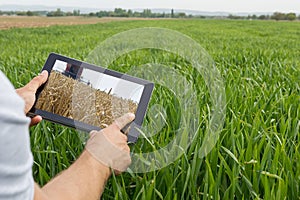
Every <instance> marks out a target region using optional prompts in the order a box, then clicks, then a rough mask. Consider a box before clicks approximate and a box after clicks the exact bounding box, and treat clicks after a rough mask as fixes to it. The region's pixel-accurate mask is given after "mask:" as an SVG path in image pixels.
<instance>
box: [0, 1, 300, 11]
mask: <svg viewBox="0 0 300 200" xmlns="http://www.w3.org/2000/svg"><path fill="white" fill-rule="evenodd" d="M1 4H18V5H45V6H70V7H82V8H90V7H92V8H99V9H112V8H116V7H120V8H125V9H129V8H131V9H134V8H169V9H171V8H174V9H188V10H199V11H228V12H274V11H280V12H299V11H300V1H299V0H263V1H262V0H205V1H204V0H151V1H146V0H97V1H96V0H85V1H82V0H73V1H61V0H44V1H40V0H9V1H8V0H0V5H1Z"/></svg>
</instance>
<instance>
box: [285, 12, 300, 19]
mask: <svg viewBox="0 0 300 200" xmlns="http://www.w3.org/2000/svg"><path fill="white" fill-rule="evenodd" d="M296 18H297V16H296V13H288V14H286V19H287V20H290V21H294V20H295V19H296Z"/></svg>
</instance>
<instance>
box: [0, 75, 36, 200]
mask: <svg viewBox="0 0 300 200" xmlns="http://www.w3.org/2000/svg"><path fill="white" fill-rule="evenodd" d="M29 122H30V120H29V119H28V118H27V117H26V116H25V114H24V101H23V100H22V99H21V98H20V97H19V96H18V95H17V93H16V92H15V89H14V88H13V86H12V84H11V83H10V82H9V81H8V79H7V78H6V77H5V76H4V75H3V73H2V72H1V71H0V200H4V199H5V200H11V199H20V200H21V199H22V200H27V199H28V200H29V199H30V200H31V199H33V195H34V181H33V177H32V165H33V158H32V153H31V150H30V140H29V130H28V127H29Z"/></svg>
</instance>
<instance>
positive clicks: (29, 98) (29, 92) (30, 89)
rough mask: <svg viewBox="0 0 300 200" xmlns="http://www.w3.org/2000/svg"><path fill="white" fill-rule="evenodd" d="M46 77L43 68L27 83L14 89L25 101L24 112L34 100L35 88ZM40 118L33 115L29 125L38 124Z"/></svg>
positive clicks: (42, 82)
mask: <svg viewBox="0 0 300 200" xmlns="http://www.w3.org/2000/svg"><path fill="white" fill-rule="evenodd" d="M47 79H48V72H47V71H46V70H44V71H43V72H42V73H41V74H40V75H38V76H36V77H34V78H33V79H32V80H31V81H30V82H29V83H28V84H27V85H25V86H24V87H22V88H19V89H17V90H16V92H17V94H18V95H19V96H20V97H21V98H22V99H23V100H24V101H25V108H24V112H25V114H27V113H28V112H29V111H30V109H31V108H32V106H33V104H34V102H35V93H36V91H37V89H38V88H39V87H40V86H41V85H42V84H44V83H45V82H46V81H47ZM41 120H42V117H41V116H35V117H33V118H32V119H31V123H30V125H31V126H32V125H35V124H38V123H39V122H40V121H41Z"/></svg>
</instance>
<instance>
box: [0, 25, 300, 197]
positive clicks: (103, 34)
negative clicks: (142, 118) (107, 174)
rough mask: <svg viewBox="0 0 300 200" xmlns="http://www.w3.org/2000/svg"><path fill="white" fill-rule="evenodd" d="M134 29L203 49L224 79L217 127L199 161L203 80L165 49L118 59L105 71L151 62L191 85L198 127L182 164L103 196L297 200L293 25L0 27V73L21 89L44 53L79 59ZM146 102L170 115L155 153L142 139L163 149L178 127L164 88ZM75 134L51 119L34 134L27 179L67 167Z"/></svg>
mask: <svg viewBox="0 0 300 200" xmlns="http://www.w3.org/2000/svg"><path fill="white" fill-rule="evenodd" d="M138 27H164V28H169V29H173V30H177V31H179V32H181V33H184V34H186V35H188V36H190V37H191V38H193V39H194V40H195V41H197V42H198V43H199V44H200V45H201V46H202V47H204V48H205V49H206V50H207V51H208V53H209V54H210V55H211V56H212V57H213V59H214V60H215V62H216V66H217V68H218V69H219V71H220V73H221V75H222V77H223V79H224V82H225V91H226V98H227V109H226V119H225V124H224V128H223V130H222V133H221V136H220V138H219V140H218V142H217V144H216V146H215V147H214V148H213V149H212V151H211V152H210V153H209V154H208V155H207V156H206V157H204V158H200V157H199V155H198V154H197V152H198V151H199V149H200V147H201V141H202V139H203V136H204V132H205V127H206V126H205V125H206V123H205V120H206V117H205V116H208V112H209V111H208V109H207V107H206V105H210V99H209V93H208V91H207V89H206V87H205V85H204V82H203V80H202V79H199V78H197V77H196V76H194V74H193V73H192V70H191V66H190V64H189V63H188V62H186V61H185V60H183V59H181V58H179V57H178V56H176V55H172V54H170V53H167V52H163V51H150V50H142V51H136V52H132V53H130V54H128V55H125V56H122V57H120V58H119V59H118V60H117V61H115V62H114V63H113V64H112V65H111V66H110V67H111V68H113V69H117V70H120V71H123V72H126V70H128V69H129V68H130V66H133V65H134V66H139V65H142V64H144V63H149V62H154V63H164V64H168V63H176V66H174V68H176V70H177V71H178V72H179V73H182V74H183V75H185V76H186V77H188V79H189V80H190V81H191V82H193V83H194V84H195V85H196V86H197V88H198V89H196V91H197V92H198V99H199V102H200V103H199V107H200V110H201V116H200V119H202V120H200V124H199V125H200V127H201V128H200V130H199V133H198V135H197V140H196V141H195V142H193V143H192V145H191V146H190V148H189V149H188V151H187V152H186V153H185V154H184V155H183V156H182V157H181V158H179V159H178V160H176V161H175V162H174V163H172V164H171V165H169V166H168V167H165V168H163V169H161V170H158V171H154V172H149V173H143V174H142V173H141V174H135V173H123V174H122V175H121V176H118V177H112V178H111V179H110V181H109V182H108V183H107V186H106V189H105V192H104V194H103V199H170V200H171V199H300V144H299V137H300V131H299V127H300V84H299V83H300V57H299V55H300V23H299V22H274V21H231V20H230V21H229V20H222V21H219V20H176V21H175V20H174V21H173V20H164V21H129V22H112V23H106V24H96V25H80V26H53V27H49V28H34V29H11V30H2V31H0V44H1V51H0V69H1V70H2V71H3V72H4V73H5V74H6V75H7V76H8V77H9V79H10V80H11V81H12V83H13V84H14V85H15V86H16V87H20V86H22V85H24V84H26V83H27V82H28V81H29V80H30V79H31V78H32V77H33V76H34V75H36V74H37V73H39V70H40V69H41V68H42V66H43V64H44V62H45V59H46V58H47V56H48V54H49V53H50V52H57V53H61V54H64V55H67V56H70V57H74V58H77V59H81V60H83V59H85V58H86V56H87V55H88V53H89V52H90V51H91V50H93V48H94V47H96V45H97V42H100V41H103V40H105V39H106V38H108V37H110V36H112V35H113V34H116V33H119V32H121V31H125V30H129V29H132V28H138ZM120 66H122V67H121V68H120ZM170 67H173V65H171V66H170ZM151 104H160V105H163V106H164V107H167V108H168V109H167V112H166V113H167V116H168V118H167V125H166V126H165V127H164V128H163V129H162V130H161V132H160V134H158V135H157V136H155V137H154V138H152V142H153V144H154V147H153V146H151V145H149V144H148V143H147V141H145V140H142V139H141V140H139V142H138V144H137V145H136V146H135V147H133V148H135V151H138V150H139V149H141V151H151V149H153V148H160V147H162V146H164V145H165V144H166V143H167V141H168V140H169V139H170V138H172V137H173V134H174V133H173V130H174V129H176V128H178V127H179V126H180V124H178V116H177V115H179V113H180V112H179V111H178V110H176V101H173V100H172V98H171V99H170V98H169V93H168V90H166V89H164V88H162V87H159V86H158V87H156V89H155V91H154V95H153V98H152V101H151ZM146 119H147V121H146V122H145V123H151V119H150V118H149V117H147V118H146ZM82 137H84V134H78V133H77V132H75V131H73V130H72V129H68V128H65V127H62V126H59V125H54V124H52V123H49V122H42V123H41V124H39V125H38V126H36V127H34V128H32V129H31V146H32V151H33V155H34V160H35V164H34V167H33V173H34V178H35V180H36V181H37V182H38V183H39V184H41V185H44V184H45V183H47V181H49V179H50V178H52V177H53V176H55V175H56V174H57V173H59V172H60V171H62V170H63V169H65V168H67V167H68V166H69V165H70V164H71V163H72V162H73V161H74V160H75V159H76V158H77V157H78V155H79V154H80V152H81V151H82V149H83V147H84V145H83V144H82V142H81V141H82Z"/></svg>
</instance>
